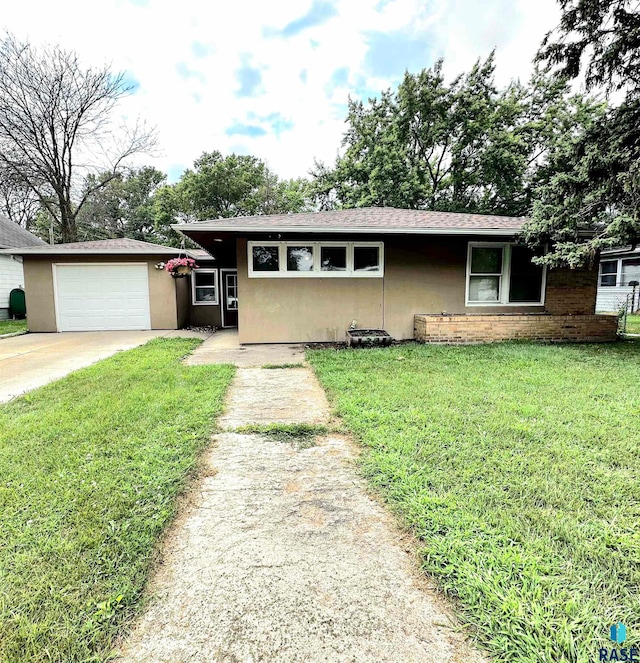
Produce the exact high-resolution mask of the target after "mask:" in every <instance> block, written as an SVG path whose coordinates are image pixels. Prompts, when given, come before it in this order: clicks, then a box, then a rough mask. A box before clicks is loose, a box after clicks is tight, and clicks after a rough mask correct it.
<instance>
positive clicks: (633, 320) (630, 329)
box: [626, 313, 640, 334]
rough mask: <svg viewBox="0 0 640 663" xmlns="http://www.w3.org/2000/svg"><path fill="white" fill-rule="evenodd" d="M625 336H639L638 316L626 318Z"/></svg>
mask: <svg viewBox="0 0 640 663" xmlns="http://www.w3.org/2000/svg"><path fill="white" fill-rule="evenodd" d="M626 333H627V334H640V314H637V313H635V314H634V315H628V316H627V329H626Z"/></svg>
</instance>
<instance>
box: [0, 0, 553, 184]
mask: <svg viewBox="0 0 640 663" xmlns="http://www.w3.org/2000/svg"><path fill="white" fill-rule="evenodd" d="M558 16H559V12H558V9H557V3H556V0H536V1H535V2H532V1H531V0H485V2H482V3H479V2H478V0H426V1H425V0H357V1H354V0H298V1H297V2H291V1H290V0H271V1H270V2H260V1H259V0H236V2H232V3H221V2H203V1H202V0H182V1H181V2H180V3H176V2H173V1H172V0H104V1H103V3H102V4H101V11H100V19H99V20H96V14H95V12H87V11H86V0H84V1H83V0H58V1H57V2H56V3H50V2H46V1H45V0H38V1H36V0H22V2H20V3H11V5H10V6H7V7H5V8H4V9H3V12H2V17H0V28H5V29H7V30H9V31H11V32H13V33H15V34H16V35H17V36H18V37H20V38H28V39H29V40H30V41H32V42H43V41H56V42H59V43H61V44H62V45H64V46H65V47H67V48H70V49H74V50H76V51H77V52H78V54H79V56H80V58H81V60H82V61H83V62H84V63H86V64H87V65H91V64H103V63H105V62H108V63H110V64H111V65H112V66H113V67H114V68H115V69H119V70H122V71H125V72H126V76H127V79H128V80H131V81H132V82H134V83H135V89H134V90H133V93H132V94H131V95H130V96H129V97H128V98H127V99H126V100H125V102H124V103H123V104H122V105H121V107H120V112H121V113H122V114H123V118H124V119H125V120H126V121H127V122H129V123H132V122H134V121H135V120H136V118H138V117H139V118H142V119H143V120H146V121H147V122H148V124H150V125H153V126H155V127H156V128H157V131H158V137H159V143H160V152H159V154H157V155H154V156H153V157H151V156H149V157H143V158H142V159H141V160H139V162H141V163H152V164H154V165H155V166H156V167H158V168H161V169H162V170H164V171H165V172H167V173H169V176H170V178H171V179H172V180H175V179H176V178H177V177H179V175H180V173H181V172H182V171H183V170H184V168H186V167H188V166H190V165H191V164H192V163H193V161H194V159H196V158H197V157H198V156H199V155H200V154H201V153H202V152H203V151H212V150H220V151H221V152H223V153H229V152H231V151H235V152H239V153H243V154H254V155H256V156H258V157H260V158H262V159H264V160H266V161H267V162H268V163H269V165H270V166H271V167H272V169H273V170H275V171H276V172H277V173H278V174H280V175H281V176H284V177H295V176H304V175H305V174H307V172H308V170H309V168H310V167H311V166H312V165H313V161H314V159H320V160H324V161H332V160H333V159H334V158H335V156H336V154H337V152H338V150H339V149H340V141H341V137H342V134H343V132H344V129H345V125H344V118H345V112H346V105H347V99H348V96H349V95H351V96H352V97H355V98H365V99H366V98H367V97H368V96H370V95H374V94H377V93H378V92H379V91H380V90H382V89H386V88H388V87H393V86H395V85H397V83H398V82H399V80H400V79H401V77H402V75H403V73H404V71H405V69H409V71H412V72H417V71H419V70H420V69H421V68H423V67H428V66H430V65H432V64H433V63H434V61H435V60H436V59H437V58H438V57H444V58H445V73H446V74H447V75H448V76H450V77H453V76H455V75H456V74H458V73H460V72H463V71H465V70H467V69H468V68H469V67H470V66H471V65H472V64H473V62H474V61H475V60H476V59H477V58H478V57H486V56H487V54H488V53H489V52H490V51H491V50H492V49H493V48H495V49H496V53H497V57H496V59H497V67H498V70H497V77H498V82H499V83H500V84H504V83H506V82H508V81H509V80H510V79H511V78H517V77H520V78H522V79H526V78H528V76H529V75H530V73H531V69H532V66H531V58H532V57H533V55H534V53H535V51H536V48H537V46H538V44H539V43H540V41H541V39H542V37H543V36H544V34H545V32H546V31H547V30H549V29H551V28H552V27H553V26H554V25H555V24H556V22H557V20H558ZM34 17H37V18H35V19H34Z"/></svg>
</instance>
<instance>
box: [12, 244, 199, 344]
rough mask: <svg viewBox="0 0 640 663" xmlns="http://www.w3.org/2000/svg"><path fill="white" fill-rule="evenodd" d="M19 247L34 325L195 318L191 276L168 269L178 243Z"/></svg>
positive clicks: (153, 323)
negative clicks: (191, 310)
mask: <svg viewBox="0 0 640 663" xmlns="http://www.w3.org/2000/svg"><path fill="white" fill-rule="evenodd" d="M12 252H13V253H15V254H18V255H21V256H22V258H23V264H24V284H25V293H26V298H27V311H28V315H27V324H28V327H29V331H32V332H57V331H59V332H71V331H73V332H78V331H110V330H114V331H125V330H146V329H179V328H181V327H183V326H185V324H187V322H188V318H189V305H190V298H189V296H190V290H189V279H174V278H172V277H171V275H170V274H169V273H167V272H166V270H164V269H163V265H164V263H165V262H166V261H167V260H169V259H170V258H175V257H176V256H178V254H179V253H180V252H179V250H178V249H176V248H173V247H168V246H160V245H158V244H151V243H149V242H141V241H138V240H133V239H109V240H101V241H95V242H74V243H69V244H56V245H53V246H51V245H44V246H33V247H28V248H23V249H15V250H12Z"/></svg>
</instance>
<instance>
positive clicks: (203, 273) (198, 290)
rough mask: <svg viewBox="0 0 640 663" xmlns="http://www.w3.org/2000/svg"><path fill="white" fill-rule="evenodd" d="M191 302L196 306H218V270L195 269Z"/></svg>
mask: <svg viewBox="0 0 640 663" xmlns="http://www.w3.org/2000/svg"><path fill="white" fill-rule="evenodd" d="M191 301H192V303H193V304H194V305H196V306H201V305H207V304H208V305H217V304H218V270H217V269H194V270H193V271H192V272H191Z"/></svg>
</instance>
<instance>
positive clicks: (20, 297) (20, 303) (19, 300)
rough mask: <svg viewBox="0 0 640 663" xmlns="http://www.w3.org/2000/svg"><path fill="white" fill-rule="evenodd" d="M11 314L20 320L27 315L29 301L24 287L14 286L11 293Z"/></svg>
mask: <svg viewBox="0 0 640 663" xmlns="http://www.w3.org/2000/svg"><path fill="white" fill-rule="evenodd" d="M9 315H10V316H11V317H12V318H17V319H18V320H24V318H26V317H27V302H26V300H25V297H24V290H23V289H22V288H14V289H13V290H12V291H11V292H10V293H9Z"/></svg>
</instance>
